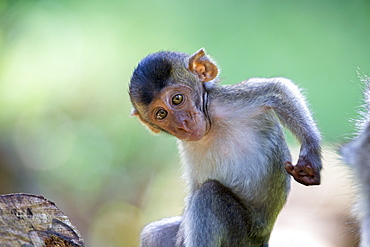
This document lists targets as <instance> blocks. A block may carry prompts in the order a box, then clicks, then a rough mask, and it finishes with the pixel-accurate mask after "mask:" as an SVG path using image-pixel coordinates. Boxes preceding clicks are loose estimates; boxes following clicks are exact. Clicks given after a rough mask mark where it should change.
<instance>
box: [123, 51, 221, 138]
mask: <svg viewBox="0 0 370 247" xmlns="http://www.w3.org/2000/svg"><path fill="white" fill-rule="evenodd" d="M217 73H218V69H217V66H216V65H215V64H214V63H213V62H212V61H211V60H210V59H209V58H208V57H207V56H206V55H205V53H204V50H203V49H201V50H199V51H198V52H196V53H195V54H193V55H191V56H189V55H187V54H185V53H178V52H158V53H154V54H151V55H148V56H147V57H145V58H144V59H143V60H142V61H141V62H140V63H139V65H138V66H137V68H136V69H135V70H134V73H133V75H132V77H131V82H130V86H129V94H130V99H131V102H132V105H133V106H134V110H133V112H132V115H134V116H137V117H138V118H139V120H140V121H141V122H142V123H143V124H145V125H146V126H147V127H148V128H149V129H150V130H152V131H153V132H155V133H159V132H160V131H165V132H168V133H170V134H172V135H174V136H176V137H177V138H179V139H181V140H185V141H197V140H200V139H201V138H202V137H203V136H204V135H205V134H206V133H207V131H208V128H209V126H208V119H207V117H206V114H205V113H204V107H203V106H204V93H205V91H204V87H203V83H204V82H207V81H210V80H213V79H214V78H215V77H216V76H217Z"/></svg>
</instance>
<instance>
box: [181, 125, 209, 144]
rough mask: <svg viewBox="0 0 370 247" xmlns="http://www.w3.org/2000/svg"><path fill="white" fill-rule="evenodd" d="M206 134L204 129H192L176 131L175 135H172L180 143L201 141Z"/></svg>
mask: <svg viewBox="0 0 370 247" xmlns="http://www.w3.org/2000/svg"><path fill="white" fill-rule="evenodd" d="M203 126H204V125H203ZM206 133H207V131H206V128H194V129H193V128H192V129H190V130H189V131H185V130H178V131H176V133H174V136H176V137H177V138H178V139H180V140H182V141H191V142H194V141H199V140H200V139H202V138H203V137H204V136H205V135H206Z"/></svg>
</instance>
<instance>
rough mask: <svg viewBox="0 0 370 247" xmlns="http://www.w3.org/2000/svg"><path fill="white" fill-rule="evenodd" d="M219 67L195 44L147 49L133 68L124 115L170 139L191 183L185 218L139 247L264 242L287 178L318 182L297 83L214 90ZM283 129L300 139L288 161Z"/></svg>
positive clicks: (148, 230) (262, 81)
mask: <svg viewBox="0 0 370 247" xmlns="http://www.w3.org/2000/svg"><path fill="white" fill-rule="evenodd" d="M218 70H219V69H218V67H217V65H216V64H215V63H214V62H213V61H212V59H211V58H210V57H209V56H207V55H206V54H205V51H204V50H203V49H200V50H199V51H198V52H196V53H195V54H193V55H188V54H184V53H179V52H168V51H164V52H158V53H154V54H151V55H148V56H147V57H145V58H144V59H143V60H142V61H141V62H140V63H139V65H138V66H137V68H136V69H135V70H134V72H133V75H132V78H131V82H130V86H129V94H130V99H131V102H132V104H133V107H134V109H133V112H132V115H134V116H137V117H138V118H139V120H140V121H141V122H142V123H143V124H144V125H145V126H147V127H148V128H149V129H150V130H151V131H153V132H154V133H159V132H161V131H162V132H166V133H169V134H171V135H173V136H175V137H176V138H177V139H178V147H179V151H180V156H181V159H182V164H183V171H184V177H185V179H186V181H187V183H188V186H189V195H188V196H187V198H186V207H185V210H184V213H183V215H182V216H177V217H172V218H166V219H162V220H160V221H156V222H153V223H151V224H149V225H147V226H146V227H145V228H144V229H143V231H142V233H141V246H143V247H144V246H145V247H154V246H158V247H159V246H161V247H166V246H177V247H179V246H186V247H200V246H202V247H203V246H211V247H218V246H250V247H255V246H256V247H257V246H268V241H269V237H270V233H271V231H272V228H273V226H274V223H275V220H276V218H277V216H278V214H279V212H280V210H281V209H282V207H283V205H284V204H285V202H286V199H287V195H288V192H289V188H290V176H289V174H290V175H292V176H293V177H294V179H295V180H296V181H298V182H299V183H302V184H304V185H318V184H320V170H321V167H322V165H321V148H320V141H321V137H320V133H319V131H318V129H317V127H316V124H315V122H314V120H313V118H312V116H311V113H310V111H309V109H308V107H307V104H306V101H305V99H304V97H303V96H302V94H301V93H300V90H299V89H298V88H297V86H295V85H294V84H293V83H292V82H291V81H290V80H288V79H284V78H252V79H248V80H246V81H243V82H240V83H238V84H235V85H225V86H221V85H219V84H218V81H219V79H218V78H217V75H218ZM282 125H284V126H286V127H287V128H288V129H289V130H290V131H291V132H292V133H293V134H294V135H295V136H296V137H297V139H298V140H299V142H300V143H301V149H300V155H299V158H298V163H297V164H296V165H293V164H292V158H291V155H290V152H289V149H288V146H287V144H286V141H285V138H284V133H283V127H282Z"/></svg>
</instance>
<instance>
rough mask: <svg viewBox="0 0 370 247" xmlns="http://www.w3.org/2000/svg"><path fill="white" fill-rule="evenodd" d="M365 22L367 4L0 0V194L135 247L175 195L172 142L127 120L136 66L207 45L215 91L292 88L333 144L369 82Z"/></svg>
mask: <svg viewBox="0 0 370 247" xmlns="http://www.w3.org/2000/svg"><path fill="white" fill-rule="evenodd" d="M369 13H370V2H369V1H367V0H353V1H334V0H328V1H319V0H313V1H289V0H283V1H267V0H251V1H219V0H216V1H211V0H205V1H195V0H190V1H170V0H163V1H149V0H147V1H144V0H138V1H125V0H109V1H98V0H90V1H72V0H63V1H61V0H2V1H0V109H1V110H0V135H1V136H0V137H1V138H0V193H11V192H29V193H35V194H42V195H44V196H46V197H47V198H49V199H51V200H54V201H55V202H56V203H57V205H58V206H59V207H60V208H61V209H62V210H63V211H64V212H65V213H66V214H67V215H69V216H70V217H71V218H72V221H74V222H75V224H76V225H77V227H78V228H79V229H80V230H81V232H82V234H83V236H84V237H85V240H86V241H87V242H88V243H89V245H90V246H102V245H104V246H135V245H136V244H137V243H136V241H137V236H138V234H139V231H140V228H141V227H142V225H143V224H144V223H147V222H148V221H152V220H154V219H157V218H160V217H161V216H170V215H172V213H173V214H179V213H180V212H181V207H182V206H181V198H182V197H183V190H184V189H183V185H182V184H181V182H179V181H178V177H179V176H180V173H178V172H177V171H178V169H179V164H178V163H179V161H178V157H177V151H176V141H175V140H174V139H173V138H170V137H168V136H165V135H159V136H153V135H150V134H149V133H148V132H147V131H145V130H144V128H143V127H142V126H141V125H140V124H139V123H138V121H137V120H136V119H133V118H130V117H129V114H130V108H131V105H130V102H129V98H128V95H127V85H128V82H129V79H130V75H131V72H132V70H133V69H134V67H135V66H136V64H137V63H138V62H139V61H140V59H141V58H143V57H144V56H145V55H147V54H148V53H151V52H155V51H159V50H177V51H183V52H187V53H193V52H195V51H196V50H198V49H199V48H201V47H205V48H206V49H207V51H208V52H209V53H210V54H211V55H212V56H213V57H215V58H216V60H217V61H219V62H218V63H219V65H220V66H221V68H222V73H221V77H222V78H224V83H228V84H231V83H236V82H239V81H241V80H243V79H246V78H248V77H271V76H283V77H288V78H291V79H293V80H294V81H295V82H296V83H297V84H299V85H300V86H301V87H302V88H304V91H305V92H306V94H307V97H308V99H309V102H310V104H311V108H312V109H313V111H314V113H315V118H316V119H317V120H318V124H319V127H320V129H321V131H322V133H323V135H324V138H325V140H326V141H330V142H343V141H344V140H345V137H346V136H347V134H348V133H351V132H352V131H353V126H352V124H351V123H350V122H349V121H348V119H350V118H355V117H356V113H355V108H356V106H357V105H358V104H359V102H360V97H361V96H360V91H361V84H360V83H359V80H358V79H357V73H356V71H357V70H360V71H362V72H364V73H367V74H370V60H369V57H370V49H369V47H368V46H369V44H370V32H369V30H370V15H369ZM169 186H170V187H169ZM166 188H167V189H166ZM168 188H174V189H173V192H172V193H170V191H169V190H168ZM179 191H181V192H179ZM166 193H170V194H166ZM158 198H160V200H158ZM176 198H177V199H176ZM156 203H158V205H160V207H159V208H158V207H153V205H156ZM148 205H151V206H150V207H148ZM158 212H160V213H158ZM103 243H104V244H103Z"/></svg>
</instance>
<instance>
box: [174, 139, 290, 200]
mask: <svg viewBox="0 0 370 247" xmlns="http://www.w3.org/2000/svg"><path fill="white" fill-rule="evenodd" d="M230 135H233V136H234V135H235V138H234V137H233V138H230ZM236 137H238V138H236ZM266 145H267V146H266ZM271 148H274V147H273V146H268V144H267V142H266V144H265V145H261V140H257V138H256V137H255V136H254V134H253V132H247V133H246V132H244V133H233V134H231V133H229V137H227V136H225V137H224V138H220V139H214V140H213V142H211V143H201V142H199V143H185V144H184V143H183V144H180V151H181V155H182V160H183V167H184V172H185V178H186V179H187V180H188V183H189V185H190V186H191V189H194V190H197V188H198V187H199V186H200V185H202V184H203V183H204V182H206V181H208V180H210V179H215V180H217V181H219V182H221V183H222V184H223V185H225V186H227V187H228V188H230V189H231V190H232V191H233V192H234V193H236V194H237V195H240V196H241V197H242V198H247V199H248V200H253V201H254V200H255V198H257V197H258V198H259V200H263V201H264V200H265V199H266V200H267V199H268V197H269V195H268V193H269V191H270V189H269V188H268V186H270V184H266V186H267V187H265V186H262V184H265V183H266V181H271V177H274V176H276V175H277V177H281V180H282V181H284V177H285V176H286V174H285V173H283V171H282V170H281V169H276V170H275V168H274V167H276V166H272V165H271V164H270V163H271V157H270V156H271V154H270V153H271V150H270V149H271ZM277 162H282V161H277ZM281 164H283V162H282V163H281ZM279 174H280V175H279ZM285 180H286V179H285ZM271 186H272V184H271ZM262 187H263V188H262ZM261 188H262V189H261ZM264 194H266V196H263V195H264Z"/></svg>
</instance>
